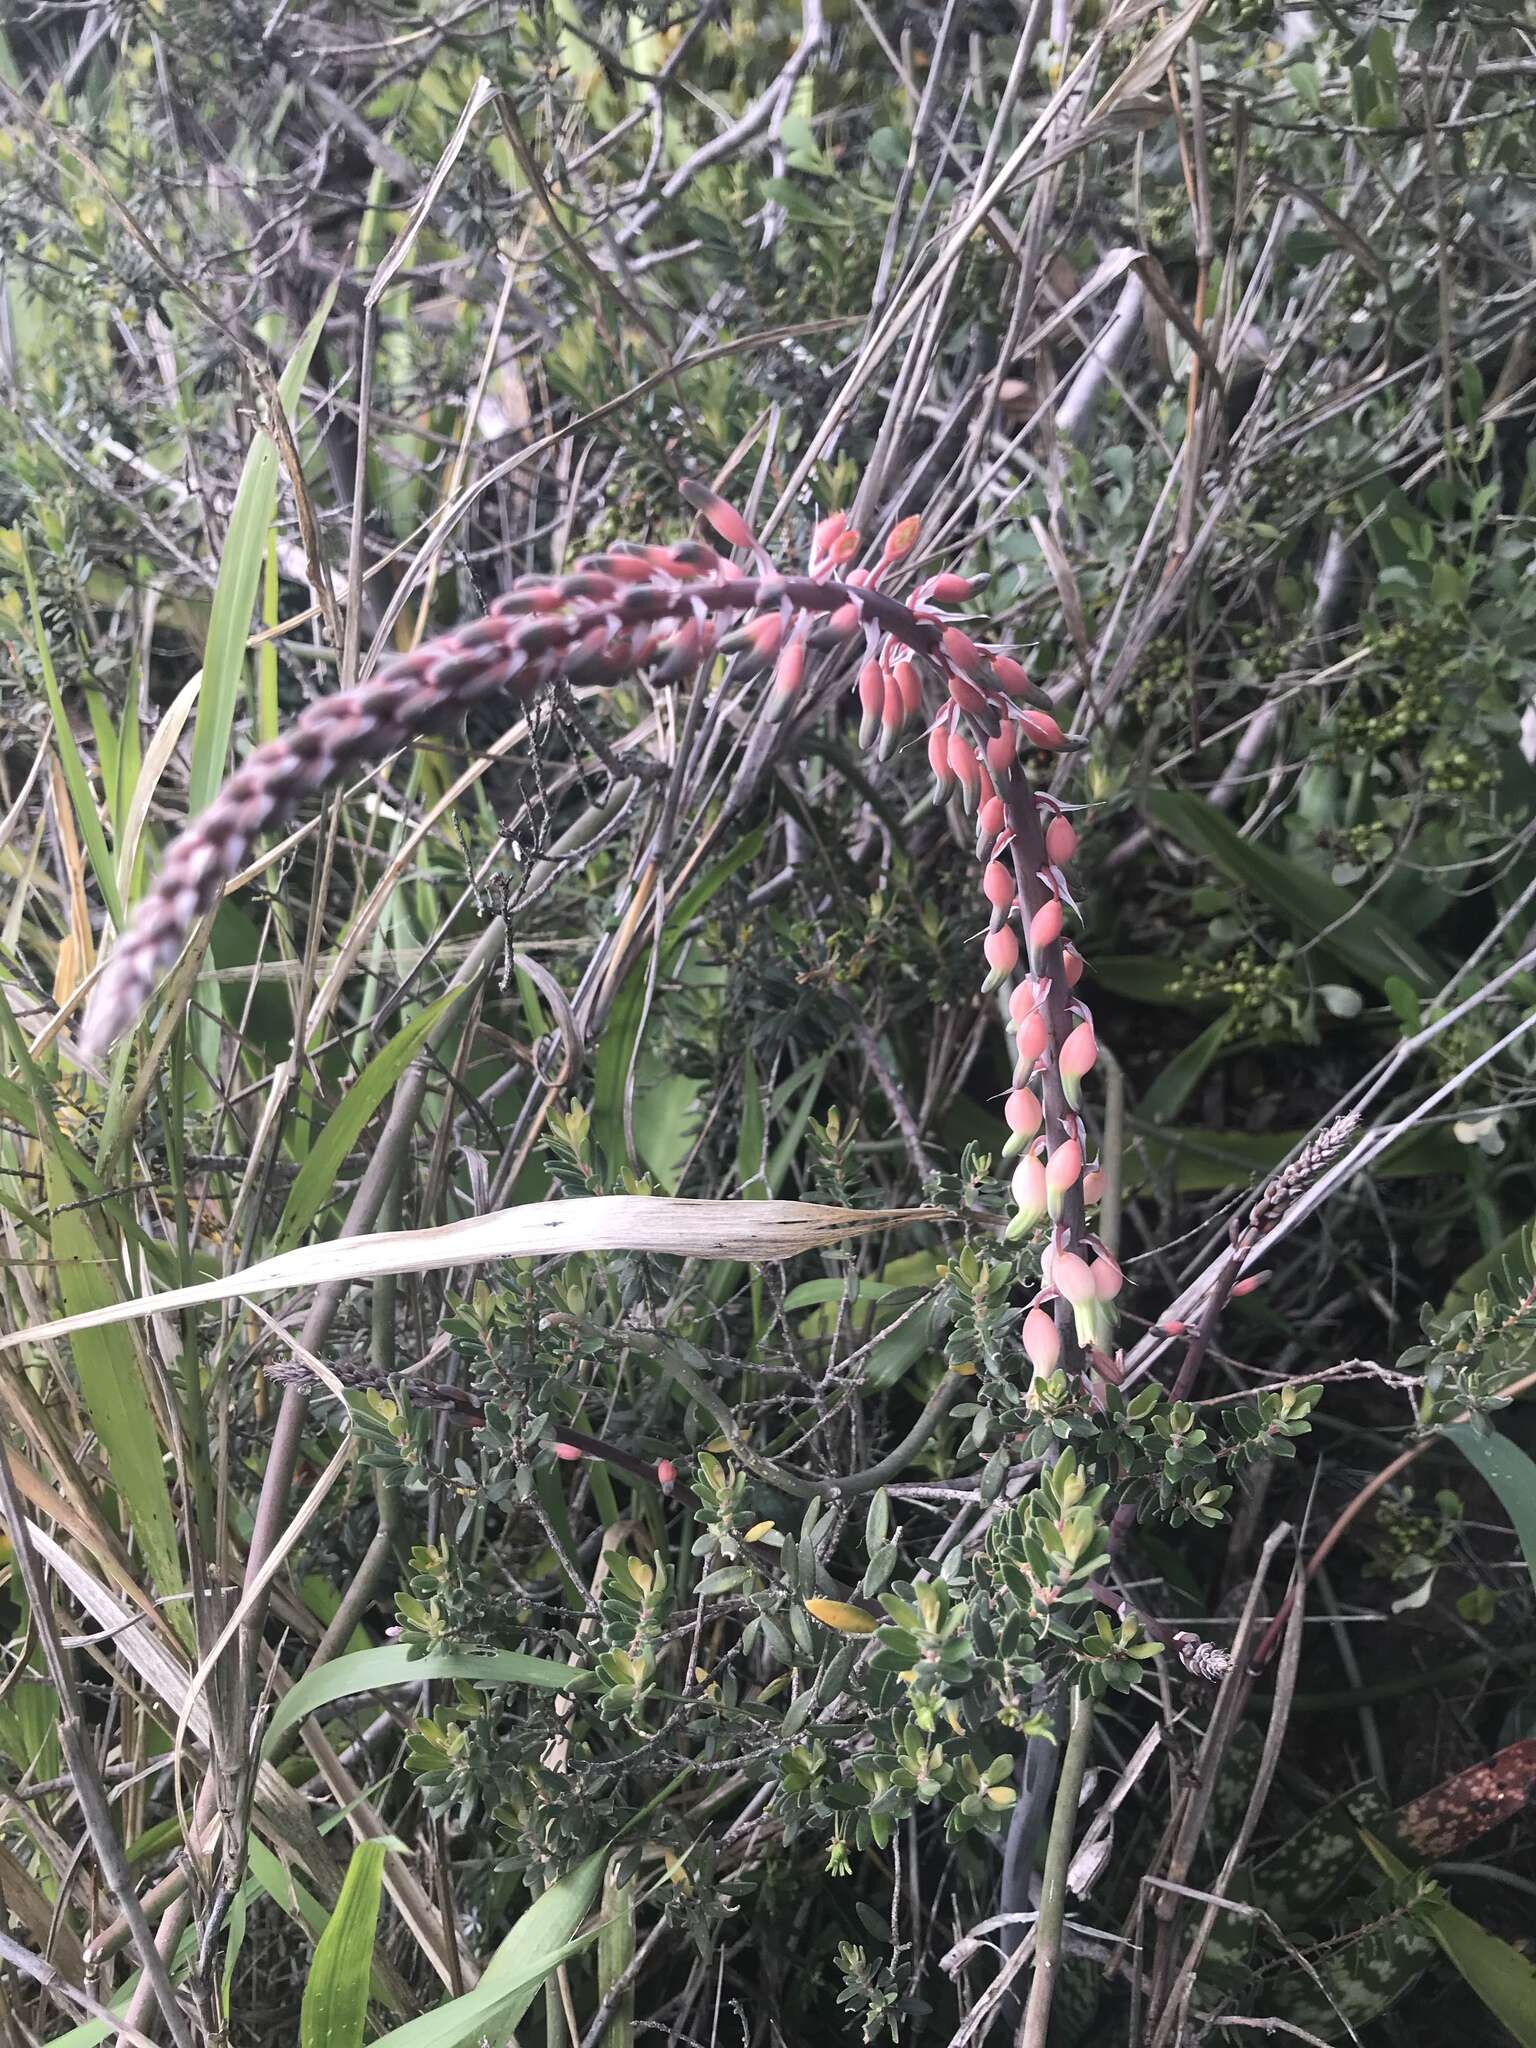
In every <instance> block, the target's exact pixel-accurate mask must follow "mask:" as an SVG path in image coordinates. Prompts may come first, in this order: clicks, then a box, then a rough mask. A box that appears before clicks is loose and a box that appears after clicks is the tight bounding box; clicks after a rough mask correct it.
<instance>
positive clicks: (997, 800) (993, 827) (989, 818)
mask: <svg viewBox="0 0 1536 2048" xmlns="http://www.w3.org/2000/svg"><path fill="white" fill-rule="evenodd" d="M1007 822H1008V813H1007V811H1006V810H1005V809H1004V807H1003V800H1002V798H1001V797H1000V796H989V797H988V798H987V799H986V801H985V802H984V803H983V804H982V806H981V809H980V810H979V811H978V812H977V813H976V837H977V840H978V841H979V843H980V846H981V850H982V852H983V853H985V852H986V850H987V848H988V847H989V846H990V845H991V844H992V842H993V840H994V839H996V837H997V835H998V833H999V832H1001V831H1002V829H1003V826H1004V825H1005V824H1006V823H1007Z"/></svg>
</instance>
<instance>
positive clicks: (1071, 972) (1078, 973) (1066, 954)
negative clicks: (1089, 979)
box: [1061, 946, 1088, 988]
mask: <svg viewBox="0 0 1536 2048" xmlns="http://www.w3.org/2000/svg"><path fill="white" fill-rule="evenodd" d="M1061 963H1062V965H1063V967H1065V969H1066V971H1067V987H1068V988H1076V987H1077V984H1078V983H1079V982H1080V981H1081V980H1082V978H1083V970H1084V968H1085V967H1086V966H1087V964H1088V963H1087V962H1086V961H1085V960H1084V958H1083V956H1082V954H1081V953H1079V952H1078V950H1077V948H1076V946H1063V947H1062V949H1061Z"/></svg>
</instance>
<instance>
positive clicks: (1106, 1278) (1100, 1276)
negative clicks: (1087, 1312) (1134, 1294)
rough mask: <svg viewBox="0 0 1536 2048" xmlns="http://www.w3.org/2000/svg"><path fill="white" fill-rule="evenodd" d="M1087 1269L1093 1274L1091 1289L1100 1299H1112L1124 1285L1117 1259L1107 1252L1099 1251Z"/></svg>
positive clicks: (1122, 1274) (1123, 1277) (1123, 1276)
mask: <svg viewBox="0 0 1536 2048" xmlns="http://www.w3.org/2000/svg"><path fill="white" fill-rule="evenodd" d="M1088 1270H1089V1271H1090V1272H1091V1273H1092V1275H1093V1291H1094V1293H1095V1294H1096V1295H1097V1296H1098V1297H1099V1299H1100V1301H1113V1300H1114V1298H1115V1296H1116V1295H1117V1294H1118V1293H1119V1292H1120V1290H1121V1288H1122V1287H1123V1286H1124V1285H1125V1275H1124V1273H1122V1272H1121V1270H1120V1263H1119V1261H1118V1260H1117V1259H1112V1258H1111V1257H1110V1255H1109V1253H1108V1252H1100V1253H1099V1256H1098V1257H1097V1258H1096V1259H1095V1260H1094V1262H1093V1264H1092V1266H1090V1267H1089V1269H1088Z"/></svg>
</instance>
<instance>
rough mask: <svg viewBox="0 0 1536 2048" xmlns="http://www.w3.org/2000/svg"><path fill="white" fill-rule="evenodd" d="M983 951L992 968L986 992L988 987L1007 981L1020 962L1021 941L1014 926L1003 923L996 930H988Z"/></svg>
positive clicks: (984, 987)
mask: <svg viewBox="0 0 1536 2048" xmlns="http://www.w3.org/2000/svg"><path fill="white" fill-rule="evenodd" d="M982 951H983V952H984V953H985V954H986V956H987V966H988V967H989V968H990V969H991V972H990V973H989V974H988V976H987V979H986V982H985V984H984V986H983V990H982V993H983V994H985V993H986V990H987V989H993V988H996V987H997V985H998V983H999V982H1000V981H1006V980H1007V979H1008V976H1009V975H1010V974H1012V972H1013V970H1014V969H1015V967H1017V966H1018V964H1019V941H1018V936H1017V934H1016V933H1015V931H1014V929H1013V926H1012V925H1010V924H1002V925H999V926H998V928H997V930H996V931H995V932H988V933H987V937H986V943H985V944H984V945H983V947H982Z"/></svg>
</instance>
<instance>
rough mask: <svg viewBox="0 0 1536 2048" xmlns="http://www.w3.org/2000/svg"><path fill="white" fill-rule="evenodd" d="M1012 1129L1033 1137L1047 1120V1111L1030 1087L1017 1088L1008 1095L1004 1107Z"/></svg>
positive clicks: (1024, 1135)
mask: <svg viewBox="0 0 1536 2048" xmlns="http://www.w3.org/2000/svg"><path fill="white" fill-rule="evenodd" d="M1003 1113H1004V1115H1005V1116H1006V1117H1007V1119H1008V1128H1009V1130H1010V1131H1017V1132H1019V1133H1020V1135H1021V1136H1023V1137H1026V1138H1032V1137H1033V1136H1034V1135H1035V1133H1036V1131H1038V1130H1039V1128H1040V1126H1041V1124H1042V1123H1043V1122H1044V1121H1045V1111H1044V1110H1043V1109H1042V1108H1041V1107H1040V1098H1039V1096H1038V1095H1036V1094H1034V1093H1033V1092H1032V1091H1031V1090H1030V1089H1028V1088H1015V1089H1013V1090H1012V1092H1011V1093H1010V1095H1009V1097H1008V1101H1007V1104H1006V1106H1005V1108H1004V1112H1003Z"/></svg>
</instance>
